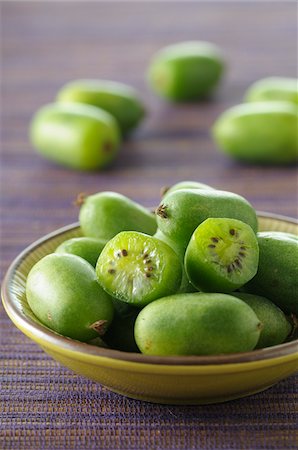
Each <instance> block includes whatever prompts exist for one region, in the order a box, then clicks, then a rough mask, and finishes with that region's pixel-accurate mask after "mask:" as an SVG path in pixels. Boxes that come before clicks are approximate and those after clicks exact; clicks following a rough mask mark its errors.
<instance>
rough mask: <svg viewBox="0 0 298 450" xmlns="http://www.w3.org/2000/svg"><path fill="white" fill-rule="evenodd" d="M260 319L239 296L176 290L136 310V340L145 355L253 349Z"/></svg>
mask: <svg viewBox="0 0 298 450" xmlns="http://www.w3.org/2000/svg"><path fill="white" fill-rule="evenodd" d="M260 328H261V323H260V321H259V319H258V318H257V316H256V314H255V313H254V311H253V310H252V309H251V308H250V307H249V306H248V305H247V304H246V303H244V302H243V301H242V300H239V299H237V298H236V297H232V296H231V295H227V294H218V293H216V294H213V293H210V294H205V293H201V292H196V293H193V294H177V295H172V296H169V297H165V298H162V299H159V300H156V301H155V302H153V303H150V305H148V306H146V307H145V308H143V309H142V311H141V312H140V313H139V315H138V317H137V320H136V323H135V340H136V343H137V345H138V347H139V349H140V350H141V352H142V353H144V354H147V355H160V356H170V355H219V354H222V353H235V352H246V351H250V350H253V349H254V347H255V346H256V344H257V342H258V339H259V336H260Z"/></svg>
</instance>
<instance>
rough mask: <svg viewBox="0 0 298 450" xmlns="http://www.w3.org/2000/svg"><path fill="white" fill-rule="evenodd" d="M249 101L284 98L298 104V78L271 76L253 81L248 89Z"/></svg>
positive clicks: (247, 96) (246, 96)
mask: <svg viewBox="0 0 298 450" xmlns="http://www.w3.org/2000/svg"><path fill="white" fill-rule="evenodd" d="M244 100H245V101H247V102H260V101H275V100H282V101H287V102H292V103H294V104H295V105H298V79H297V78H287V77H269V78H263V79H261V80H258V81H256V82H255V83H253V84H252V85H251V86H250V88H249V89H248V90H247V91H246V93H245V96H244Z"/></svg>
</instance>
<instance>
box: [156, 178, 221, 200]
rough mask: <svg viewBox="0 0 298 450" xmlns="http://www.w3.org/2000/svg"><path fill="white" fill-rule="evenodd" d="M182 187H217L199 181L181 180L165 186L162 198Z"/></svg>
mask: <svg viewBox="0 0 298 450" xmlns="http://www.w3.org/2000/svg"><path fill="white" fill-rule="evenodd" d="M181 189H215V188H213V187H211V186H209V185H208V184H205V183H200V182H198V181H180V182H179V183H176V184H174V185H173V186H171V187H169V188H168V187H164V188H163V189H162V198H165V196H166V195H168V194H171V193H172V192H175V191H180V190H181Z"/></svg>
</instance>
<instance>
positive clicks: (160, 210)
mask: <svg viewBox="0 0 298 450" xmlns="http://www.w3.org/2000/svg"><path fill="white" fill-rule="evenodd" d="M155 214H156V215H157V216H159V217H161V218H162V219H167V218H168V217H169V216H168V213H167V206H165V205H164V204H161V205H159V207H158V208H157V209H156V210H155Z"/></svg>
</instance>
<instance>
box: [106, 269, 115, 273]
mask: <svg viewBox="0 0 298 450" xmlns="http://www.w3.org/2000/svg"><path fill="white" fill-rule="evenodd" d="M108 273H110V274H114V273H116V270H115V269H109V270H108Z"/></svg>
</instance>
